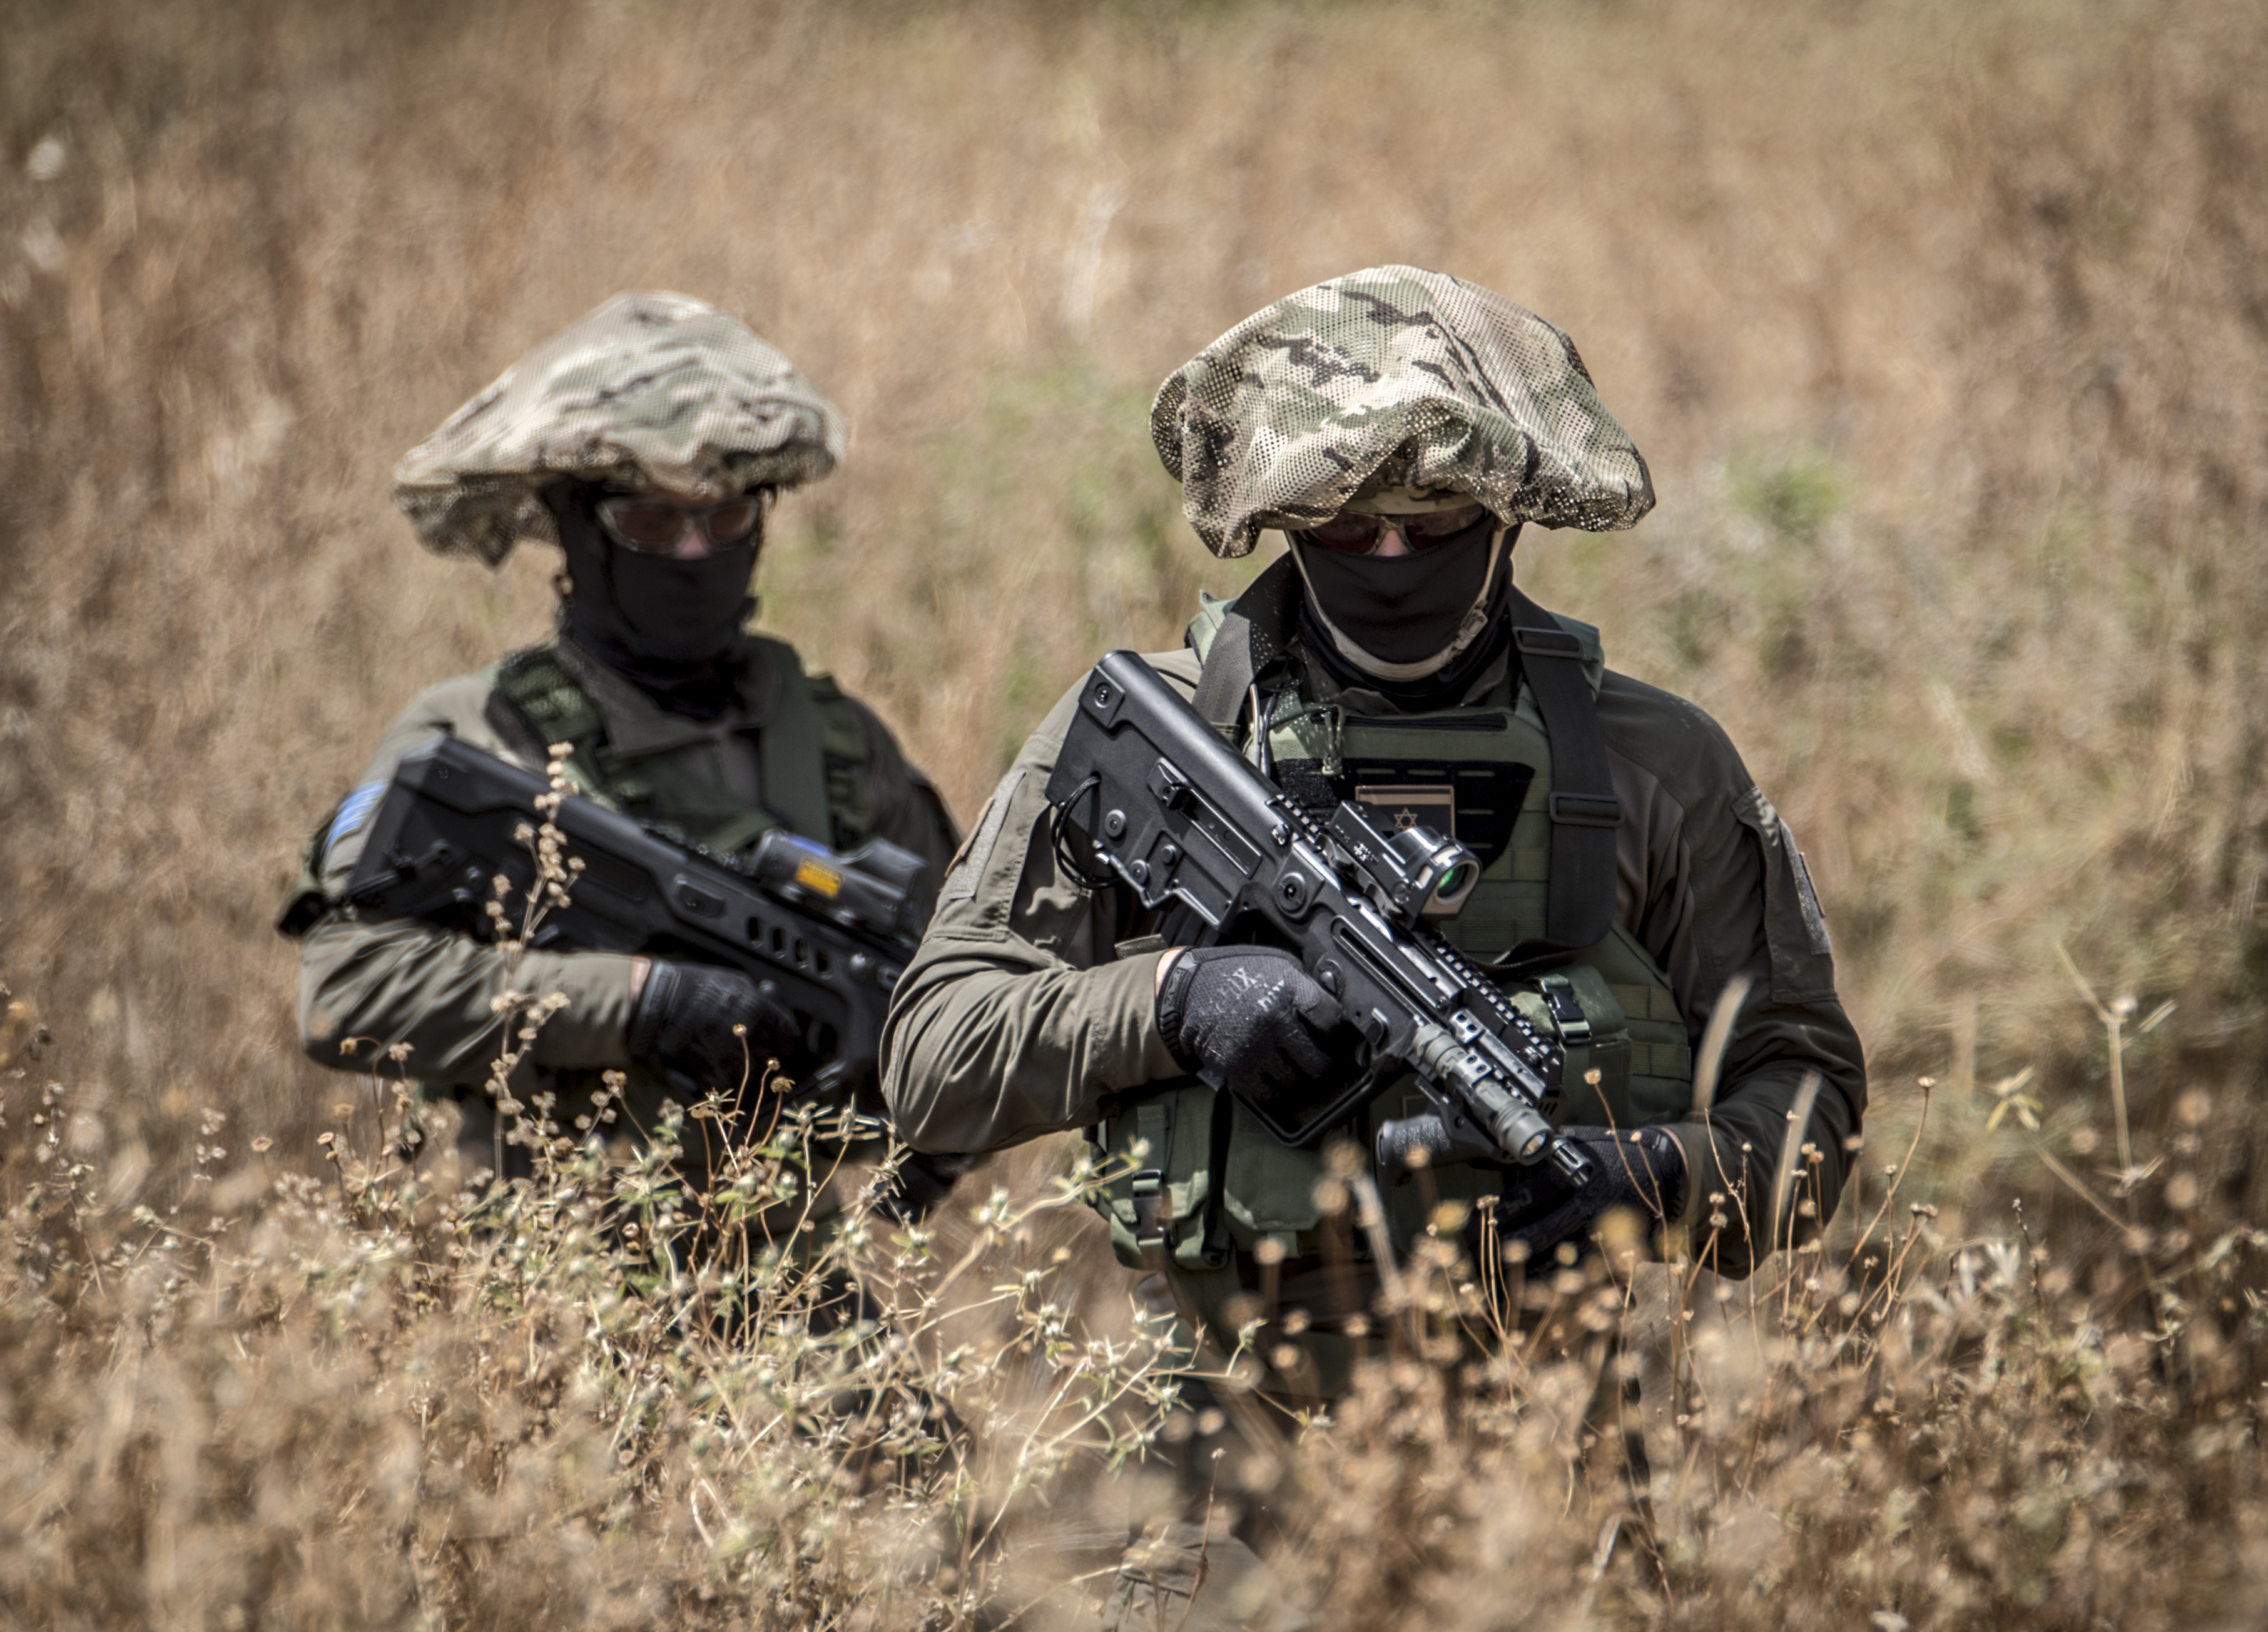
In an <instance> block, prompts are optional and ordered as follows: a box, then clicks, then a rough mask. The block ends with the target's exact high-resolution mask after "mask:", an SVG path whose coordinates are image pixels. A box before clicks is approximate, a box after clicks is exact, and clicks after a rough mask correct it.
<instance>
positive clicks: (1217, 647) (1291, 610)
mask: <svg viewBox="0 0 2268 1632" xmlns="http://www.w3.org/2000/svg"><path fill="white" fill-rule="evenodd" d="M1299 605H1300V573H1299V569H1298V568H1297V567H1295V566H1293V565H1292V557H1291V556H1290V555H1285V556H1284V557H1282V558H1281V559H1280V560H1278V562H1276V563H1275V564H1274V565H1272V566H1270V568H1269V569H1268V570H1266V571H1265V572H1263V573H1262V574H1261V575H1260V576H1259V577H1256V578H1255V579H1253V580H1252V584H1251V587H1249V588H1248V589H1247V590H1246V591H1245V592H1244V593H1243V594H1241V595H1239V596H1238V597H1237V598H1236V599H1235V601H1234V602H1233V603H1232V604H1231V606H1229V609H1228V612H1227V614H1226V615H1225V616H1224V617H1223V618H1222V619H1221V622H1220V629H1219V632H1218V633H1216V634H1215V635H1214V636H1213V637H1212V642H1211V644H1210V645H1209V646H1208V647H1207V648H1206V649H1205V651H1204V653H1203V654H1202V655H1203V657H1204V668H1203V669H1202V670H1200V671H1199V672H1198V674H1197V697H1196V699H1195V702H1196V706H1197V712H1198V713H1199V714H1202V715H1204V717H1205V718H1206V720H1207V721H1209V722H1210V723H1211V725H1212V728H1213V729H1214V730H1215V731H1219V732H1220V733H1221V734H1222V735H1223V736H1229V735H1232V734H1233V732H1234V731H1235V729H1236V721H1237V717H1238V716H1239V715H1240V714H1241V713H1242V712H1243V709H1244V699H1245V696H1246V694H1248V692H1249V691H1250V690H1251V689H1252V681H1253V679H1254V677H1255V676H1256V675H1257V674H1258V673H1260V671H1261V670H1263V669H1264V668H1266V667H1267V666H1268V665H1270V663H1272V662H1274V661H1275V660H1276V659H1277V658H1279V657H1281V656H1282V655H1283V653H1284V650H1285V647H1286V646H1288V645H1289V644H1290V643H1291V639H1292V616H1293V614H1295V613H1296V612H1297V611H1298V609H1299Z"/></svg>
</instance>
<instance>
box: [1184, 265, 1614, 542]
mask: <svg viewBox="0 0 2268 1632" xmlns="http://www.w3.org/2000/svg"><path fill="white" fill-rule="evenodd" d="M1150 435H1151V437H1152V440H1153V441H1154V442H1155V443H1156V444H1157V448H1158V456H1159V458H1160V459H1163V460H1164V461H1165V466H1166V469H1167V471H1168V472H1169V473H1171V474H1172V475H1173V476H1174V478H1175V480H1176V481H1178V482H1181V484H1182V513H1183V514H1184V515H1186V516H1187V517H1188V518H1189V525H1190V526H1193V527H1195V528H1196V529H1197V536H1198V537H1200V538H1202V539H1203V540H1204V542H1205V547H1206V548H1209V549H1211V551H1212V552H1213V554H1215V555H1245V554H1247V553H1248V551H1250V549H1251V548H1252V547H1253V544H1254V542H1255V540H1257V538H1258V537H1259V535H1260V533H1262V532H1263V530H1265V529H1267V528H1270V527H1280V528H1285V529H1287V530H1297V529H1300V528H1302V527H1309V526H1314V525H1315V524H1316V523H1318V522H1322V521H1327V520H1329V518H1331V517H1333V516H1335V515H1337V513H1338V512H1339V511H1340V510H1341V509H1343V508H1344V506H1345V504H1347V502H1348V501H1349V500H1350V499H1351V498H1353V497H1354V496H1355V495H1356V494H1357V493H1358V492H1359V490H1361V489H1364V488H1365V487H1377V486H1381V485H1391V486H1396V487H1409V488H1416V489H1426V490H1431V491H1437V492H1447V493H1464V494H1469V495H1470V496H1473V497H1474V498H1476V499H1478V500H1479V501H1480V502H1481V503H1482V504H1485V505H1486V506H1488V508H1489V509H1490V510H1491V511H1493V512H1494V513H1495V515H1496V516H1497V517H1498V518H1499V519H1500V520H1502V521H1505V522H1507V523H1514V522H1527V521H1533V522H1537V523H1540V524H1541V525H1543V526H1547V527H1580V528H1582V529H1584V530H1585V531H1587V532H1614V531H1617V530H1619V529H1621V528H1624V527H1628V526H1633V525H1635V524H1636V523H1637V521H1638V518H1640V517H1642V516H1644V515H1645V514H1646V511H1649V510H1651V509H1653V478H1652V477H1651V476H1650V475H1649V474H1647V472H1646V460H1645V459H1643V458H1642V457H1640V455H1639V453H1638V449H1637V447H1636V446H1635V445H1633V444H1632V443H1631V438H1630V434H1629V433H1628V432H1627V431H1625V430H1624V429H1623V428H1622V426H1621V425H1620V424H1619V423H1617V422H1616V419H1615V416H1614V415H1611V414H1609V412H1607V408H1606V405H1605V404H1604V403H1602V402H1601V401H1599V395H1598V393H1597V391H1596V390H1595V389H1594V387H1593V386H1592V384H1591V376H1590V373H1589V371H1587V370H1586V369H1585V368H1584V366H1583V360H1582V358H1581V357H1579V356H1577V355H1576V351H1575V346H1574V342H1572V341H1571V340H1569V339H1568V338H1567V336H1566V335H1565V334H1563V333H1562V332H1561V331H1560V330H1558V329H1557V328H1555V327H1552V326H1551V325H1550V324H1549V323H1547V322H1545V321H1544V320H1543V319H1542V318H1540V317H1537V316H1536V315H1535V313H1534V312H1530V311H1528V310H1527V309H1526V308H1525V307H1523V306H1518V305H1513V303H1512V302H1511V301H1509V300H1506V299H1505V298H1504V297H1502V296H1501V295H1498V294H1495V293H1492V292H1491V291H1490V290H1485V289H1483V288H1481V287H1479V286H1478V285H1477V284H1474V283H1466V282H1465V281H1464V280H1463V279H1462V278H1455V277H1450V276H1446V275H1444V274H1442V273H1439V272H1427V271H1423V270H1421V269H1419V268H1416V267H1398V266H1389V267H1373V268H1370V269H1369V270H1367V271H1362V272H1354V273H1350V274H1348V275H1347V276H1344V277H1336V278H1332V279H1331V280H1329V282H1327V283H1318V284H1316V285H1315V286H1314V288H1312V289H1303V290H1300V292H1299V293H1298V294H1295V295H1288V296H1286V297H1285V298H1283V299H1281V300H1279V301H1278V302H1276V304H1275V305H1271V306H1269V307H1268V308H1267V309H1266V310H1264V311H1262V312H1256V313H1255V314H1254V315H1253V316H1251V317H1249V318H1247V319H1246V320H1244V321H1243V322H1241V323H1240V324H1238V325H1237V326H1236V327H1234V328H1233V329H1231V330H1229V331H1228V333H1226V334H1223V335H1222V336H1221V337H1220V338H1219V340H1217V341H1215V342H1213V343H1212V344H1211V345H1210V346H1207V347H1206V348H1205V349H1204V350H1203V351H1200V352H1199V353H1197V356H1196V357H1193V358H1191V359H1190V361H1189V363H1188V364H1185V365H1183V366H1182V368H1181V369H1179V370H1177V371H1175V373H1174V374H1173V375H1172V376H1171V377H1170V378H1168V379H1167V381H1166V383H1165V385H1164V386H1161V387H1160V390H1159V392H1158V397H1157V401H1155V402H1154V403H1153V404H1152V407H1151V409H1150Z"/></svg>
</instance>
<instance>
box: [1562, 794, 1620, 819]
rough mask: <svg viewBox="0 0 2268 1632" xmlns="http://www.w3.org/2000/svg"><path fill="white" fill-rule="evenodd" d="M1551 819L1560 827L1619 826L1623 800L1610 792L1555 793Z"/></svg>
mask: <svg viewBox="0 0 2268 1632" xmlns="http://www.w3.org/2000/svg"><path fill="white" fill-rule="evenodd" d="M1551 820H1552V822H1553V824H1554V825H1555V826H1557V827H1621V826H1622V825H1623V802H1622V801H1621V800H1620V799H1618V798H1616V797H1615V796H1614V795H1613V794H1611V793H1606V794H1598V793H1555V794H1553V795H1552V796H1551Z"/></svg>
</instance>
